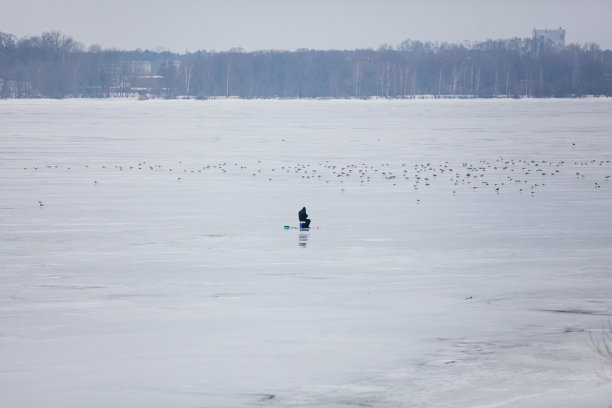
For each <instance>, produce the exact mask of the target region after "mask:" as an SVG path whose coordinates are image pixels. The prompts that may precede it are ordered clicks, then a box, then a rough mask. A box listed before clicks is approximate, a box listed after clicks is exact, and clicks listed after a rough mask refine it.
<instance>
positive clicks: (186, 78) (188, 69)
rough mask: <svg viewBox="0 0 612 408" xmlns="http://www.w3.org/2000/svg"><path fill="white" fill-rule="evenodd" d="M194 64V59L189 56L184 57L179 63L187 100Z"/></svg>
mask: <svg viewBox="0 0 612 408" xmlns="http://www.w3.org/2000/svg"><path fill="white" fill-rule="evenodd" d="M195 63H196V61H195V58H194V57H193V56H191V55H186V56H185V57H183V60H182V61H181V77H182V79H183V84H184V85H185V92H186V93H187V98H189V96H190V95H191V94H190V91H191V80H192V77H193V68H194V67H195Z"/></svg>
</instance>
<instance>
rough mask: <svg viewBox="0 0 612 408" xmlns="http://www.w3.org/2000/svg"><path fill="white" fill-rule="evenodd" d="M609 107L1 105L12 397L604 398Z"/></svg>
mask: <svg viewBox="0 0 612 408" xmlns="http://www.w3.org/2000/svg"><path fill="white" fill-rule="evenodd" d="M611 112H612V100H610V99H582V100H528V99H523V100H404V101H399V100H396V101H392V100H390V101H389V100H369V101H358V100H340V101H337V100H331V101H316V100H267V101H246V100H215V101H143V102H139V101H134V100H65V101H52V100H28V101H15V100H3V101H0V226H1V229H0V362H1V363H0V406H2V407H18V408H20V407H40V406H55V407H60V406H61V407H75V408H76V407H79V408H80V407H143V406H146V407H252V406H270V407H288V406H291V407H353V406H354V407H357V406H360V407H544V406H555V407H577V406H580V407H602V408H603V407H606V406H608V405H609V404H611V403H612V382H611V381H610V380H611V379H612V367H610V366H609V365H608V366H606V365H605V363H604V362H603V360H602V359H601V358H600V357H599V356H598V355H597V354H596V353H595V352H594V351H593V350H592V349H591V348H590V347H589V336H590V335H593V336H595V337H597V336H598V335H599V334H600V330H601V329H602V327H605V326H606V325H607V324H608V321H609V316H610V315H611V314H612V279H611V278H612V216H611V210H612V181H611V180H610V175H612V163H610V160H612V115H611ZM39 202H40V203H39ZM302 206H306V207H307V210H308V213H309V215H310V218H311V219H312V220H313V221H312V226H313V227H314V228H313V229H311V230H310V231H308V232H303V231H299V230H296V229H289V230H285V229H284V228H283V226H284V225H290V226H297V211H298V210H299V209H300V208H301V207H302Z"/></svg>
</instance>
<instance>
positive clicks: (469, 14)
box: [0, 0, 612, 52]
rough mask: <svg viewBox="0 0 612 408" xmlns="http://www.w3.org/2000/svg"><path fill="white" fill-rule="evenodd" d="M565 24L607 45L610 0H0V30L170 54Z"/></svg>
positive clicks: (485, 33)
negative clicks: (50, 34)
mask: <svg viewBox="0 0 612 408" xmlns="http://www.w3.org/2000/svg"><path fill="white" fill-rule="evenodd" d="M534 27H536V28H559V27H563V28H564V29H566V30H567V35H566V43H580V44H583V43H585V42H595V43H598V44H599V45H601V47H602V48H605V49H612V0H454V1H450V0H418V1H412V0H404V1H400V0H376V1H362V0H352V1H351V0H327V1H325V0H301V1H298V0H260V1H255V0H252V1H249V0H223V1H196V0H163V1H159V0H148V1H144V0H1V1H0V31H3V32H6V33H11V34H14V35H16V36H17V37H22V36H32V35H38V34H40V33H42V32H44V31H49V30H59V31H62V32H63V33H65V34H67V35H70V36H72V37H73V38H74V39H75V40H77V41H80V42H81V43H83V44H85V45H86V46H89V45H91V44H99V45H101V46H103V47H105V48H107V47H116V48H120V49H136V48H140V49H147V48H148V49H157V48H158V47H161V48H163V49H168V50H171V51H175V52H184V51H196V50H202V49H205V50H216V51H224V50H228V49H230V48H234V47H242V48H244V49H245V50H247V51H253V50H268V49H284V50H296V49H299V48H308V49H355V48H377V47H378V46H380V45H382V44H389V45H393V46H396V45H399V44H400V43H401V42H402V41H404V40H406V39H413V40H421V41H440V42H441V41H447V42H461V41H464V40H469V41H482V40H486V39H489V38H492V39H498V38H513V37H520V38H524V37H530V36H531V34H532V29H533V28H534Z"/></svg>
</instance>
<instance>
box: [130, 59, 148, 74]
mask: <svg viewBox="0 0 612 408" xmlns="http://www.w3.org/2000/svg"><path fill="white" fill-rule="evenodd" d="M128 67H129V70H130V73H131V74H133V75H137V76H142V75H151V61H129V62H128Z"/></svg>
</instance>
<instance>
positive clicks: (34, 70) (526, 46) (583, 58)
mask: <svg viewBox="0 0 612 408" xmlns="http://www.w3.org/2000/svg"><path fill="white" fill-rule="evenodd" d="M135 95H140V96H142V97H163V98H176V97H195V98H211V97H240V98H276V97H277V98H369V97H383V98H413V97H419V96H422V95H433V96H436V97H481V98H482V97H522V96H528V97H576V96H585V95H598V96H612V51H610V50H602V49H601V48H600V47H599V46H598V45H597V44H593V43H591V44H585V45H578V44H570V45H568V46H564V47H558V46H555V45H553V44H551V43H547V42H545V41H541V40H535V39H529V38H525V39H520V38H513V39H503V40H488V41H484V42H475V43H458V44H449V43H433V42H421V41H412V40H406V41H404V42H403V43H402V44H401V45H399V46H397V47H391V46H387V45H384V46H381V47H379V48H378V49H376V50H374V49H356V50H306V49H301V50H297V51H274V50H269V51H255V52H245V51H244V50H242V49H232V50H229V51H225V52H215V51H205V50H202V51H197V52H191V53H184V54H177V53H172V52H169V51H151V50H144V51H143V50H133V51H123V50H117V49H103V48H102V47H100V46H97V45H93V46H90V47H88V48H85V47H84V46H83V45H82V44H80V43H79V42H77V41H75V40H74V39H72V38H71V37H69V36H67V35H64V34H62V33H60V32H46V33H43V34H41V35H40V36H33V37H24V38H16V37H15V36H13V35H11V34H6V33H0V97H2V98H38V97H49V98H65V97H77V98H83V97H90V98H105V97H126V96H135Z"/></svg>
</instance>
